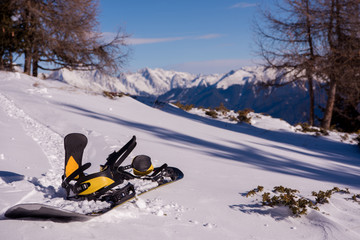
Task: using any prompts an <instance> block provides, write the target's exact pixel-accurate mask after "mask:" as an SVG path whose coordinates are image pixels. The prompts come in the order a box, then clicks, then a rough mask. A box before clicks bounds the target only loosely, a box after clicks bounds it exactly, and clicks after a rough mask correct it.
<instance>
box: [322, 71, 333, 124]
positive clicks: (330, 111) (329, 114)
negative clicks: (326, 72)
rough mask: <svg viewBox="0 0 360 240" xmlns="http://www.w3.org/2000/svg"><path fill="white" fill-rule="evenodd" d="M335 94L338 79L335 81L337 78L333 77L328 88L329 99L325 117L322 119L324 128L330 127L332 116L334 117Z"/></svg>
mask: <svg viewBox="0 0 360 240" xmlns="http://www.w3.org/2000/svg"><path fill="white" fill-rule="evenodd" d="M335 95H336V81H335V79H333V78H332V79H331V80H330V88H329V90H328V99H327V102H326V108H325V113H324V118H323V120H322V125H321V126H322V127H323V128H324V129H329V128H330V124H331V118H332V114H333V109H334V104H335Z"/></svg>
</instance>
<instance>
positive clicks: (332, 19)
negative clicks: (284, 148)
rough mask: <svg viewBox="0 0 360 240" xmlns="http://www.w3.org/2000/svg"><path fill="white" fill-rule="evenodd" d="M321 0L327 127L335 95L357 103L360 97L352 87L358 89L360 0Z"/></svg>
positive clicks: (331, 114) (329, 122) (325, 122)
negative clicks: (326, 82) (326, 89)
mask: <svg viewBox="0 0 360 240" xmlns="http://www.w3.org/2000/svg"><path fill="white" fill-rule="evenodd" d="M321 3H322V5H323V9H325V11H324V12H323V15H322V16H321V19H322V21H321V22H322V23H323V29H324V36H325V38H324V40H325V41H323V43H324V46H326V50H325V54H324V57H323V61H322V64H321V67H322V68H321V73H322V74H323V75H325V76H326V78H325V79H326V80H327V81H328V100H327V104H326V108H325V112H324V118H323V122H322V127H324V128H326V129H328V128H329V127H330V125H331V120H332V116H333V111H334V108H335V104H336V98H337V95H338V97H340V98H342V99H343V100H344V101H345V102H352V103H353V104H358V103H359V100H360V99H359V98H358V97H359V91H358V90H356V89H358V88H359V75H358V74H359V70H360V61H359V60H360V55H359V54H360V52H359V51H360V44H359V40H360V36H359V34H360V11H359V5H360V1H359V0H341V1H340V0H323V1H321ZM356 95H357V97H356ZM354 96H355V98H357V99H354ZM338 99H339V98H338ZM338 110H339V109H338Z"/></svg>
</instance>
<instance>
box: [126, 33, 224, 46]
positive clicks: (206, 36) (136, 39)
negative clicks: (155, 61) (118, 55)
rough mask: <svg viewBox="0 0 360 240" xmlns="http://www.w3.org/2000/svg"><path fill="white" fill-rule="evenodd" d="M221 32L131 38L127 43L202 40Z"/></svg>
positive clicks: (215, 36) (218, 35) (140, 43)
mask: <svg viewBox="0 0 360 240" xmlns="http://www.w3.org/2000/svg"><path fill="white" fill-rule="evenodd" d="M221 36H222V35H221V34H215V33H213V34H206V35H201V36H195V37H194V36H183V37H168V38H129V39H128V40H127V43H128V44H129V45H143V44H154V43H164V42H175V41H180V40H187V39H190V40H191V39H192V40H201V39H214V38H219V37H221Z"/></svg>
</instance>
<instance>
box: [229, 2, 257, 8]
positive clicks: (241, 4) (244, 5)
mask: <svg viewBox="0 0 360 240" xmlns="http://www.w3.org/2000/svg"><path fill="white" fill-rule="evenodd" d="M256 6H257V3H247V2H239V3H236V4H234V5H232V6H231V7H230V8H249V7H256Z"/></svg>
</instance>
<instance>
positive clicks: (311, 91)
mask: <svg viewBox="0 0 360 240" xmlns="http://www.w3.org/2000/svg"><path fill="white" fill-rule="evenodd" d="M308 82H309V96H310V116H309V125H310V126H313V125H314V121H315V113H314V103H315V100H314V86H313V85H314V83H313V79H312V77H311V76H308Z"/></svg>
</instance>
